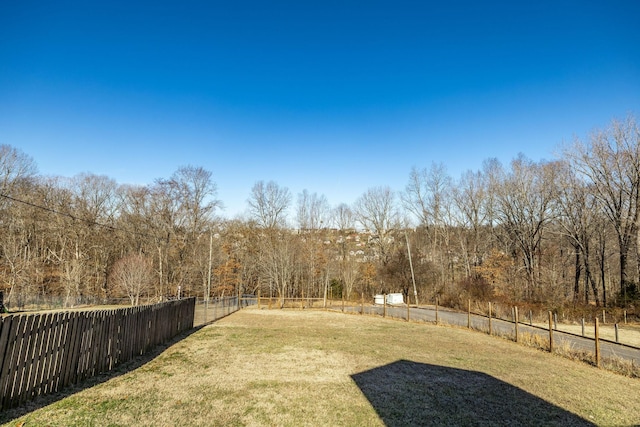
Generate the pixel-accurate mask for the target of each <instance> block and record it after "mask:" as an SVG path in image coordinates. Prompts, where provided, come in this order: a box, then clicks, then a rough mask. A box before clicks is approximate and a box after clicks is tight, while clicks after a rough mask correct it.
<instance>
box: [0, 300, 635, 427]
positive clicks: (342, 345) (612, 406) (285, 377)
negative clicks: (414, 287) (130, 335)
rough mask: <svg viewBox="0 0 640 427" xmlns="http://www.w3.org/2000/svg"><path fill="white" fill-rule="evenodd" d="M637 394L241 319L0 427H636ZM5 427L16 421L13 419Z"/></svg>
mask: <svg viewBox="0 0 640 427" xmlns="http://www.w3.org/2000/svg"><path fill="white" fill-rule="evenodd" d="M639 393H640V381H638V380H634V379H631V378H625V377H622V376H619V375H615V374H612V373H610V372H606V371H603V370H598V369H596V368H593V367H590V366H587V365H584V364H577V363H575V362H572V361H570V360H567V359H564V358H561V357H557V356H554V355H550V354H547V353H544V352H540V351H536V350H534V349H532V348H528V347H525V346H521V345H517V344H515V343H513V342H510V341H507V340H496V339H495V338H493V337H489V336H486V335H483V334H478V333H476V332H473V331H468V330H465V329H456V328H441V327H437V326H434V325H430V324H417V323H405V322H396V321H389V320H385V319H380V318H373V317H366V316H357V315H353V316H345V315H341V314H338V313H329V312H322V311H300V310H295V311H294V310H291V311H286V310H257V309H245V310H242V311H240V312H238V313H235V314H233V315H231V316H228V317H226V318H224V319H222V320H220V321H219V322H216V323H214V324H212V325H209V326H207V327H204V328H203V329H201V330H199V331H198V332H196V333H194V334H192V335H190V336H189V337H187V338H185V339H184V340H182V341H180V342H178V343H176V344H174V345H172V346H171V347H169V348H168V349H166V350H165V351H164V352H163V353H162V354H160V355H159V356H158V357H157V358H155V359H154V360H151V361H150V362H148V363H146V364H145V365H143V366H141V367H140V368H138V369H136V370H133V371H131V372H128V373H125V374H123V375H120V376H116V377H113V378H111V379H110V380H108V381H106V382H104V383H101V384H98V385H95V386H94V387H91V388H88V389H85V390H82V391H80V392H77V393H75V394H73V395H70V396H67V397H65V398H63V399H61V400H59V401H57V402H54V403H51V404H49V405H47V406H44V407H42V408H40V409H37V410H35V411H33V412H31V413H29V414H26V415H22V416H20V417H19V418H15V415H12V413H10V412H8V413H6V414H1V415H0V420H3V421H4V422H8V423H7V424H6V425H18V424H20V423H24V424H23V425H24V426H25V427H27V426H36V425H49V426H63V425H64V426H74V425H75V426H90V425H95V426H102V425H110V426H115V425H123V426H124V425H134V424H138V425H155V426H173V425H202V426H216V425H220V426H222V425H225V426H227V425H231V426H234V425H235V426H264V425H277V426H304V425H309V426H317V425H332V426H339V425H344V426H363V425H367V426H375V425H387V426H403V425H416V424H419V425H469V424H472V425H513V424H514V423H515V424H520V425H593V424H596V425H635V424H640V401H638V399H637V396H638V395H639ZM12 417H13V418H12Z"/></svg>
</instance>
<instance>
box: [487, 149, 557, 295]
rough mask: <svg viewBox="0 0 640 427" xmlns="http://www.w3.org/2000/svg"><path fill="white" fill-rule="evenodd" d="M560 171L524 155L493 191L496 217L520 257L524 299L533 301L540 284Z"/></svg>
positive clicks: (512, 164)
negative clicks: (543, 247) (543, 248)
mask: <svg viewBox="0 0 640 427" xmlns="http://www.w3.org/2000/svg"><path fill="white" fill-rule="evenodd" d="M556 175H557V167H556V166H555V165H554V164H553V163H550V162H541V163H535V162H533V161H531V160H529V159H527V158H526V157H525V156H524V155H522V154H521V155H520V156H518V157H517V158H516V159H514V160H513V161H512V162H511V170H510V171H509V172H507V173H505V174H504V175H503V176H502V180H501V182H500V183H498V182H497V181H496V182H494V185H496V184H499V185H500V188H494V189H493V192H494V195H495V197H496V202H497V205H496V208H497V211H496V214H497V218H498V220H499V222H500V224H501V226H502V227H504V229H505V232H506V234H507V236H509V237H510V239H511V241H512V244H513V246H514V247H515V248H517V249H518V250H519V251H520V253H521V255H522V261H523V265H524V269H525V272H526V287H525V289H524V295H523V296H524V297H525V298H532V297H533V296H534V292H536V291H538V290H539V289H538V285H539V284H540V281H539V279H540V277H539V273H540V268H539V267H540V262H539V258H538V257H539V255H540V248H541V243H542V238H543V236H544V234H545V231H546V226H547V225H548V223H549V222H550V221H551V220H552V219H553V217H554V215H555V211H554V202H555V201H556V200H557V198H556V190H557V188H556V185H557V183H556Z"/></svg>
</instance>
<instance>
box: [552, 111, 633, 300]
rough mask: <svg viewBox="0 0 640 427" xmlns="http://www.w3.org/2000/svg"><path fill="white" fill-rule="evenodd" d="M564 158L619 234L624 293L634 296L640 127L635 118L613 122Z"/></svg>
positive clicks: (578, 141)
mask: <svg viewBox="0 0 640 427" xmlns="http://www.w3.org/2000/svg"><path fill="white" fill-rule="evenodd" d="M564 155H565V157H566V158H567V159H569V161H570V162H571V164H572V166H573V167H574V168H575V170H576V171H577V172H578V173H579V174H580V175H581V176H582V177H583V178H584V179H585V180H586V181H587V182H589V183H591V184H592V188H593V192H594V195H595V197H596V199H597V200H598V202H599V205H600V208H601V209H602V212H603V213H604V214H605V215H606V217H607V218H608V220H609V222H610V224H611V225H612V227H613V228H614V230H615V232H616V235H617V241H618V252H619V253H618V259H619V264H620V265H619V267H620V279H619V280H620V287H621V291H622V292H623V293H624V292H627V290H628V291H630V292H632V293H635V292H636V290H637V289H636V284H635V283H634V281H633V280H632V279H631V278H630V276H629V269H628V257H629V251H630V250H631V248H632V244H633V243H636V247H637V252H636V259H637V261H638V262H637V264H638V268H640V209H639V201H640V128H639V127H638V125H637V123H636V122H635V119H634V118H633V117H629V118H628V119H627V120H625V121H623V122H620V121H617V120H614V121H613V122H612V123H611V125H610V127H609V128H608V129H605V130H596V131H594V132H593V133H592V134H591V137H590V138H589V141H588V142H586V143H584V142H582V141H580V140H578V139H576V141H575V143H574V144H573V146H571V147H569V148H567V149H565V151H564ZM636 276H637V274H636ZM636 278H637V277H636Z"/></svg>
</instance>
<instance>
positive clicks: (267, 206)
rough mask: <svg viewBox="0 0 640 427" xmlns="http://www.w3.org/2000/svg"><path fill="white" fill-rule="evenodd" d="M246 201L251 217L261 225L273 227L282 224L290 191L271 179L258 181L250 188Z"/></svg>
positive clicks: (288, 203) (289, 200) (287, 206)
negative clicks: (249, 194) (265, 181)
mask: <svg viewBox="0 0 640 427" xmlns="http://www.w3.org/2000/svg"><path fill="white" fill-rule="evenodd" d="M247 203H248V205H249V214H250V215H251V217H253V219H255V220H256V221H257V222H258V224H259V225H260V226H261V227H263V228H268V229H273V228H276V227H279V226H282V225H284V223H285V221H286V214H287V209H288V208H289V205H290V203H291V193H290V192H289V189H288V188H287V187H280V186H278V184H276V183H275V182H273V181H269V182H268V183H267V184H265V183H264V181H258V182H256V184H255V185H254V186H253V188H252V189H251V196H250V197H249V200H248V201H247Z"/></svg>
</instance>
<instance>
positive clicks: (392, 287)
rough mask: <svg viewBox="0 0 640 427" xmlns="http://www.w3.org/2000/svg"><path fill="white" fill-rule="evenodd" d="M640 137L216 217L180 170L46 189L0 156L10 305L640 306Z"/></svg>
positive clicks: (32, 168) (0, 272)
mask: <svg viewBox="0 0 640 427" xmlns="http://www.w3.org/2000/svg"><path fill="white" fill-rule="evenodd" d="M639 140H640V130H639V127H638V124H637V123H636V121H635V118H634V117H633V116H629V117H627V118H626V119H624V120H613V121H612V122H611V123H610V124H609V125H608V126H607V127H606V128H604V129H598V130H595V131H593V132H592V133H591V134H590V135H589V136H588V137H587V138H586V139H579V138H576V139H575V140H574V141H573V142H572V143H570V144H566V145H565V146H563V147H561V150H560V151H561V154H560V155H559V156H558V158H557V159H553V160H541V161H533V160H531V159H529V158H527V157H526V156H524V155H519V156H518V157H516V158H514V159H513V160H512V161H511V162H510V163H509V164H508V165H503V164H501V163H500V162H499V161H498V160H497V159H487V160H485V161H484V163H483V165H482V168H481V169H480V170H477V171H467V172H465V173H463V174H462V175H461V176H460V177H459V178H457V179H453V178H452V177H451V176H449V174H448V173H447V170H446V167H445V166H444V165H443V164H438V163H432V164H431V165H430V166H428V167H424V168H418V167H414V168H412V169H411V171H410V173H409V177H408V181H407V185H406V188H405V189H404V190H403V191H400V192H396V191H393V190H392V189H390V188H388V187H375V188H370V189H368V190H367V191H366V192H364V193H363V194H362V195H361V196H360V197H359V198H358V199H357V200H356V201H355V202H354V203H352V204H351V205H348V204H345V203H341V204H339V205H336V206H331V205H330V204H329V203H328V201H327V199H326V197H325V196H324V195H321V194H318V193H311V192H309V191H307V190H304V191H303V192H302V193H300V194H298V195H296V198H295V200H294V197H293V195H292V194H291V192H290V191H289V189H288V188H287V187H284V186H281V185H279V184H277V183H275V182H273V181H268V182H265V181H259V182H257V183H256V184H255V185H254V186H253V188H252V189H251V191H250V194H249V195H248V201H247V211H246V215H245V216H243V217H238V218H234V219H225V218H222V217H221V216H220V215H219V213H218V211H219V208H220V206H221V202H220V201H219V200H218V199H217V187H216V183H215V182H214V180H213V174H212V173H211V172H210V171H208V170H206V169H205V168H203V167H195V166H185V167H180V168H179V169H178V170H176V171H175V172H174V173H173V174H172V175H171V176H170V177H169V178H167V179H157V180H155V181H154V182H153V183H152V184H149V185H142V186H140V185H127V184H118V183H117V182H116V181H115V180H114V179H112V178H109V177H107V176H101V175H94V174H90V173H85V174H80V175H76V176H74V177H71V178H67V177H46V176H41V175H39V174H38V171H37V166H36V164H35V162H34V161H33V159H32V158H31V157H30V156H29V155H28V154H26V153H23V152H22V151H21V150H19V149H17V148H14V147H11V146H9V145H2V146H0V290H2V291H4V294H5V301H7V302H9V303H10V304H12V305H13V306H18V307H21V306H27V305H28V304H29V303H30V301H32V300H33V299H34V298H47V297H51V298H53V297H55V298H58V299H59V300H60V301H61V304H62V305H63V306H73V305H77V304H81V303H100V302H103V301H105V300H107V299H110V298H121V297H124V298H129V300H130V302H131V303H132V304H138V303H140V301H141V300H143V301H160V300H163V299H166V298H174V297H178V296H198V297H200V298H202V297H208V296H224V295H231V294H234V295H235V294H238V293H256V292H258V291H260V292H261V293H262V295H271V296H273V297H280V298H290V297H303V296H304V297H308V298H327V297H332V298H346V299H352V300H355V299H358V300H359V299H360V298H365V299H366V300H367V301H369V300H370V299H371V297H372V296H373V294H376V293H385V292H403V293H404V294H405V296H407V297H410V298H411V299H412V300H413V299H414V298H415V296H414V289H415V290H416V291H417V295H418V298H419V299H422V301H423V302H426V301H432V300H433V299H434V298H435V297H436V296H437V297H439V298H440V300H441V301H445V302H448V303H449V304H451V305H457V304H462V303H463V301H466V300H467V298H474V299H480V300H482V299H485V300H489V299H494V300H495V299H501V300H504V301H508V302H521V301H524V302H530V303H539V304H545V305H554V306H558V305H562V304H574V305H584V304H593V305H597V306H611V305H617V306H630V305H632V304H633V303H634V302H636V303H637V302H638V300H639V299H640V292H639V290H638V281H639V278H640V144H639Z"/></svg>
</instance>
